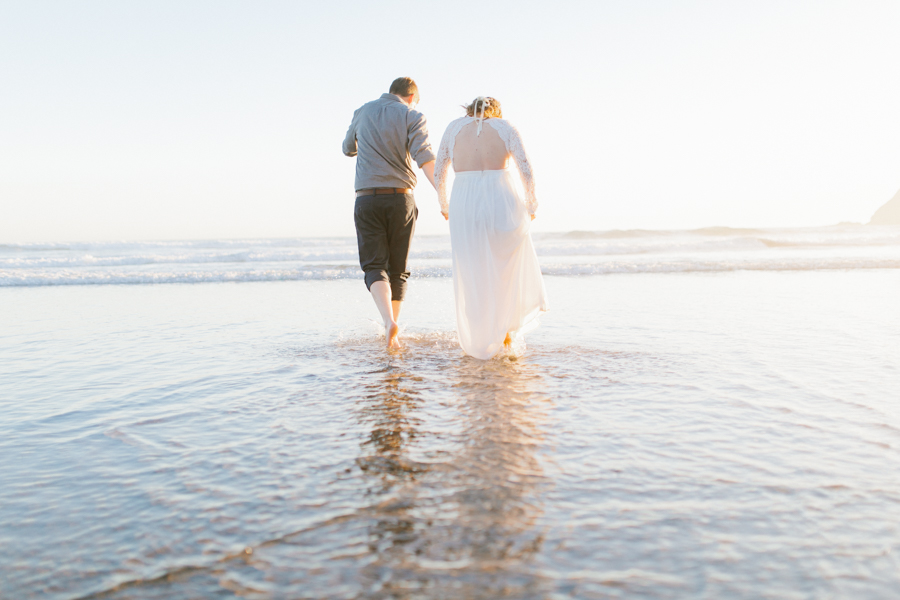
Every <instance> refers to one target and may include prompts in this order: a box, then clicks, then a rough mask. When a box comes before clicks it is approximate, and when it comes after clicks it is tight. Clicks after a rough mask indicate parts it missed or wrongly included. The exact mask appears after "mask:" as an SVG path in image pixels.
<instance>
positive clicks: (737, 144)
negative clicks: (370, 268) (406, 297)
mask: <svg viewBox="0 0 900 600" xmlns="http://www.w3.org/2000/svg"><path fill="white" fill-rule="evenodd" d="M898 32H900V2H897V1H896V0H885V1H871V0H862V1H861V0H855V1H841V2H829V1H827V0H816V1H808V2H795V1H790V0H779V1H771V2H770V1H763V0H753V1H742V2H737V1H733V2H722V1H709V2H689V1H672V2H652V1H634V0H627V1H626V0H621V1H618V2H601V1H582V2H572V1H565V0H561V1H556V2H545V1H542V2H526V1H515V2H494V1H492V2H480V3H471V2H411V1H406V2H377V1H372V0H368V1H347V2H341V1H334V0H333V1H330V2H261V1H255V2H250V1H245V2H227V1H222V0H211V1H203V2H201V1H191V0H178V1H160V0H153V1H152V2H151V1H146V2H121V1H119V0H114V1H109V2H96V1H81V2H51V1H28V2H26V1H19V2H15V1H12V0H7V1H2V2H0V81H2V88H0V243H4V242H30V241H70V240H142V239H173V238H180V239H199V238H217V237H221V238H242V237H295V236H313V235H315V236H320V235H353V233H354V230H353V218H352V210H353V202H354V194H353V172H354V163H355V160H354V159H350V158H346V157H344V156H343V155H342V154H341V150H340V144H341V140H342V139H343V136H344V133H345V132H346V129H347V126H348V125H349V122H350V118H351V116H352V114H353V111H354V110H355V109H356V108H357V107H359V106H360V105H362V104H363V103H365V102H367V101H369V100H372V99H374V98H377V97H378V96H379V95H380V94H381V93H383V92H386V91H387V88H388V86H389V84H390V82H391V80H393V79H394V78H395V77H398V76H402V75H406V76H410V77H413V78H414V79H416V81H417V82H418V84H419V88H420V90H421V92H422V102H421V103H420V105H419V109H420V110H421V111H422V112H424V113H425V115H426V117H427V118H428V122H429V129H430V131H431V136H432V142H433V144H434V145H435V146H437V144H438V143H439V142H440V138H441V135H442V133H443V130H444V128H445V127H446V125H447V124H448V123H449V122H450V121H451V120H452V119H454V118H456V117H458V116H460V115H461V114H462V113H461V109H460V108H459V105H460V104H463V103H468V102H470V101H471V100H472V98H474V97H475V96H477V95H490V96H494V97H496V98H497V99H498V100H500V102H501V103H502V105H503V109H504V113H505V114H504V116H505V117H507V118H508V119H509V120H510V121H512V122H513V123H514V124H515V125H516V126H517V127H518V128H519V130H520V132H521V133H522V135H523V138H524V142H525V145H526V148H527V150H528V152H529V154H530V156H531V159H532V162H533V166H534V168H535V172H536V176H537V182H538V199H539V201H540V202H541V207H540V209H539V211H538V219H537V221H535V229H536V230H537V231H569V230H575V229H577V230H604V229H624V228H657V229H659V228H666V229H671V228H693V227H703V226H710V225H728V226H734V227H742V226H774V227H778V226H806V225H827V224H833V223H837V222H839V221H867V220H868V219H869V217H870V216H871V214H872V213H873V212H874V211H875V210H876V209H877V208H878V207H879V206H880V205H881V204H883V203H884V202H886V201H887V200H888V199H890V198H891V197H892V196H893V195H894V193H895V192H896V191H897V190H898V188H900V109H898V106H900V75H898V73H900V35H898ZM416 199H417V202H418V205H419V210H420V219H419V225H418V231H419V233H426V234H429V233H445V232H446V231H447V229H446V224H445V223H444V221H443V219H442V218H441V217H440V214H439V213H438V207H437V198H436V195H435V193H434V191H433V190H432V189H431V187H430V185H429V184H428V183H427V182H426V181H425V178H424V176H422V177H420V181H419V187H418V189H417V191H416Z"/></svg>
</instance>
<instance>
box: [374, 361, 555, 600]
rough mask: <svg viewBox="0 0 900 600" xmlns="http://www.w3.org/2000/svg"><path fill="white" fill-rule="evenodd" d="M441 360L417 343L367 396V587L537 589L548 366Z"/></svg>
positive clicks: (403, 591) (485, 592) (394, 592)
mask: <svg viewBox="0 0 900 600" xmlns="http://www.w3.org/2000/svg"><path fill="white" fill-rule="evenodd" d="M433 358H434V357H433V356H430V357H429V356H428V355H427V354H426V355H425V356H422V353H421V352H417V351H416V349H415V348H413V349H412V350H411V351H410V352H409V353H408V354H407V355H405V356H397V357H393V358H391V359H390V361H389V362H388V364H386V365H385V366H384V367H383V368H382V369H381V371H380V372H379V373H378V376H377V379H374V378H373V381H372V382H370V383H369V384H367V385H366V390H367V393H366V395H365V397H364V398H362V399H361V400H360V402H359V403H358V415H357V418H358V419H359V420H360V422H361V423H365V424H366V425H367V427H368V428H369V435H368V436H367V438H366V439H365V440H364V441H363V442H362V443H361V445H360V449H361V454H360V457H359V458H358V460H357V464H358V465H359V467H360V469H361V470H362V472H363V473H364V474H365V476H366V479H367V493H368V494H369V495H370V496H371V497H372V500H373V503H372V504H371V505H370V508H369V510H370V511H371V512H370V518H371V521H370V525H369V526H368V539H369V548H370V551H371V552H372V553H373V556H372V559H373V560H372V562H371V563H369V564H368V565H367V566H366V567H365V568H364V569H362V571H361V572H360V575H361V577H362V579H363V581H364V582H365V585H364V587H365V588H368V589H369V590H371V591H372V592H373V593H374V592H375V591H377V592H378V594H385V595H387V596H389V597H400V598H403V597H408V596H412V595H415V594H417V593H421V592H422V591H425V590H428V589H432V588H433V587H436V588H437V589H450V588H449V587H447V586H451V587H452V588H453V589H454V590H455V592H456V593H458V594H459V595H460V597H492V598H502V597H527V596H530V595H532V594H536V593H538V590H539V588H540V587H541V586H540V585H539V583H540V582H539V581H538V578H537V576H536V575H534V574H533V573H531V572H529V569H528V561H529V558H530V557H531V556H532V555H533V554H535V553H536V552H538V551H539V550H540V548H541V545H542V542H543V536H542V532H541V530H540V528H539V527H538V525H537V522H538V520H539V517H540V515H541V502H540V498H541V495H542V494H543V492H544V489H545V487H546V483H547V481H546V478H545V476H544V474H543V470H542V467H541V463H540V459H539V457H538V454H537V450H538V448H539V447H540V443H541V441H542V439H543V427H544V422H545V421H546V418H547V408H546V407H547V404H548V399H547V397H546V394H545V393H544V392H543V388H544V381H543V375H542V373H541V368H540V366H539V365H537V364H534V363H529V362H517V361H510V360H495V361H489V362H482V361H478V360H475V359H471V358H469V357H462V356H458V355H457V354H456V353H453V354H452V355H451V356H446V357H445V358H446V361H441V362H443V364H442V365H434V364H431V363H433V362H434V361H433ZM373 375H374V373H373ZM435 417H438V418H437V419H436V418H435Z"/></svg>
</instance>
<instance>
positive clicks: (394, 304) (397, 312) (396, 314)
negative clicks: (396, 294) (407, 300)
mask: <svg viewBox="0 0 900 600" xmlns="http://www.w3.org/2000/svg"><path fill="white" fill-rule="evenodd" d="M401 304H403V300H391V308H392V309H393V311H394V320H395V321H396V322H398V323H399V322H400V305H401Z"/></svg>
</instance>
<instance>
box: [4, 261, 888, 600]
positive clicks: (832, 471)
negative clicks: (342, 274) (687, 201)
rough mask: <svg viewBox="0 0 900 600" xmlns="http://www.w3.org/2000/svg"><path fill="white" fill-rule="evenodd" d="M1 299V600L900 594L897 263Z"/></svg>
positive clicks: (181, 287)
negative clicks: (370, 287)
mask: <svg viewBox="0 0 900 600" xmlns="http://www.w3.org/2000/svg"><path fill="white" fill-rule="evenodd" d="M546 283H547V288H548V293H549V295H550V299H551V303H552V312H551V313H548V314H547V315H546V316H545V317H544V318H543V325H542V327H541V328H540V329H538V330H536V331H535V332H533V333H532V334H531V335H530V336H529V337H528V348H527V350H526V351H525V353H524V354H523V355H522V356H520V357H518V358H515V359H510V358H504V359H500V360H494V361H489V362H481V361H477V360H473V359H470V358H467V357H465V356H463V355H462V354H461V352H460V350H459V348H458V346H457V345H456V343H455V340H454V335H453V322H452V319H453V312H452V295H451V293H450V292H451V289H450V285H451V284H450V281H449V280H448V279H446V278H437V279H424V280H422V279H419V280H416V281H414V282H413V284H412V286H411V290H410V297H409V301H408V302H407V303H406V304H405V307H404V314H403V318H404V321H405V322H406V323H407V324H408V325H407V327H406V330H405V332H404V337H405V343H406V345H407V348H406V350H405V351H403V352H402V353H397V354H393V355H392V354H388V353H386V352H385V351H384V350H383V349H382V348H381V342H380V340H379V339H378V336H377V328H376V327H375V325H374V324H373V323H372V322H370V321H369V320H368V319H369V318H372V319H374V318H375V310H374V307H373V306H372V305H371V304H372V303H371V300H370V299H369V298H368V296H367V294H366V292H365V288H364V286H362V284H361V283H359V282H358V281H350V280H339V281H288V282H261V283H240V284H234V283H218V284H203V285H189V284H172V285H154V286H146V285H144V286H127V285H126V286H74V287H73V286H60V287H49V288H48V287H42V288H35V287H16V288H5V289H0V306H2V307H3V311H2V313H0V411H2V415H3V419H2V421H0V456H3V457H4V458H3V459H2V461H0V544H2V547H3V548H4V549H5V552H4V553H3V555H2V557H0V569H2V573H3V577H2V580H0V597H3V598H7V597H8V598H23V597H36V598H84V597H89V598H117V599H118V598H199V597H202V598H212V597H223V598H227V597H244V598H335V599H336V598H409V599H412V598H684V597H691V598H694V597H697V598H723V597H727V598H760V597H766V598H810V597H816V598H819V597H854V598H862V597H865V598H893V597H895V593H896V589H898V586H900V574H898V573H900V565H898V552H900V477H898V475H900V403H898V393H897V390H898V389H900V344H898V343H897V342H898V340H900V313H898V311H897V310H896V307H897V303H896V298H897V292H898V291H900V271H898V270H893V269H888V270H881V269H864V270H850V271H812V272H731V273H714V274H698V273H682V274H641V275H607V276H589V277H553V276H550V277H547V279H546Z"/></svg>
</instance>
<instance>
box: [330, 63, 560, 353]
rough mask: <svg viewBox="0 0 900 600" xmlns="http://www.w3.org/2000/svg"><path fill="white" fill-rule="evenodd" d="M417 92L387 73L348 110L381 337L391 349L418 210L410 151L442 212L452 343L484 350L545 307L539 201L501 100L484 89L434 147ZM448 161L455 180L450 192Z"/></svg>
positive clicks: (498, 346)
mask: <svg viewBox="0 0 900 600" xmlns="http://www.w3.org/2000/svg"><path fill="white" fill-rule="evenodd" d="M418 100H419V91H418V88H417V87H416V84H415V82H414V81H413V80H412V79H410V78H408V77H401V78H399V79H396V80H394V82H393V83H392V84H391V87H390V92H389V93H387V94H382V95H381V98H379V99H378V100H374V101H372V102H369V103H367V104H364V105H363V106H362V107H361V108H359V109H358V110H357V111H356V112H355V113H354V114H353V120H352V122H351V123H350V129H349V130H348V131H347V137H346V138H345V139H344V144H343V150H344V154H346V155H347V156H357V160H356V207H355V210H354V220H355V222H356V236H357V241H358V243H359V262H360V266H362V269H363V271H365V274H366V275H365V280H366V286H367V287H368V288H369V291H370V292H371V293H372V297H373V298H374V299H375V304H376V305H377V306H378V310H379V312H380V313H381V316H382V318H383V319H384V324H385V334H386V338H387V343H388V346H389V347H391V348H398V347H399V341H398V331H399V326H398V325H397V320H398V318H399V316H400V304H401V302H402V301H403V295H404V293H405V291H406V280H407V278H408V277H409V269H408V267H407V260H408V258H409V245H410V241H411V240H412V236H413V231H414V230H415V222H416V217H417V215H418V209H417V208H416V203H415V199H414V198H413V195H412V189H413V188H414V187H415V185H416V175H415V172H414V171H413V169H412V162H411V161H412V160H415V161H416V164H418V166H419V168H420V169H422V171H423V172H424V173H425V175H426V176H427V177H428V179H429V181H431V184H432V185H434V187H435V189H436V190H437V192H438V200H439V202H440V204H441V212H442V213H443V215H444V218H447V219H449V221H450V244H451V248H452V256H453V289H454V294H455V297H456V323H457V330H458V333H459V342H460V345H461V346H462V348H463V350H465V352H466V353H467V354H469V355H471V356H474V357H476V358H481V359H488V358H491V357H493V356H495V355H496V354H497V353H498V352H500V351H501V350H503V348H504V346H509V344H510V343H511V340H512V339H513V338H514V337H515V336H516V335H517V334H518V333H520V332H522V331H523V329H524V328H525V326H526V325H528V324H529V323H531V322H532V321H533V320H534V318H535V317H537V315H538V314H539V313H540V312H542V311H545V310H547V299H546V293H545V291H544V284H543V280H542V279H541V271H540V267H539V266H538V262H537V256H536V255H535V252H534V246H533V245H532V243H531V235H530V233H529V229H530V226H531V220H532V219H534V215H535V210H536V209H537V200H536V198H535V195H534V179H533V176H532V171H531V165H530V163H529V162H528V157H527V155H526V154H525V149H524V147H523V146H522V140H521V138H520V137H519V132H518V131H516V129H515V127H513V126H512V125H511V124H509V123H508V122H507V121H504V120H503V119H502V118H501V117H502V112H501V110H500V103H499V102H497V100H495V99H494V98H485V97H482V96H479V97H478V98H476V99H475V100H474V101H473V102H472V103H471V104H469V105H468V106H467V107H465V108H466V116H465V117H462V118H460V119H457V120H455V121H453V122H452V123H450V125H449V126H448V127H447V130H446V131H445V132H444V137H443V139H442V140H441V146H440V148H439V149H438V153H437V156H435V154H434V152H433V151H432V148H431V144H430V143H429V140H428V131H427V129H426V125H425V117H424V115H422V113H420V112H418V111H416V110H414V109H413V107H414V106H415V105H416V103H417V102H418ZM485 123H487V124H488V126H487V127H485V126H484V124H485ZM510 157H512V158H513V159H514V160H515V162H516V166H517V167H518V170H519V173H520V175H521V177H522V182H523V184H524V189H525V198H524V199H523V198H522V197H521V196H520V194H519V193H518V191H517V190H516V188H515V186H514V183H513V179H512V174H511V173H510V172H509V171H508V170H507V164H508V162H509V158H510ZM451 166H452V167H453V170H454V172H455V173H456V179H455V181H454V185H453V192H452V194H451V195H450V199H449V201H448V199H447V172H448V170H449V168H450V167H451Z"/></svg>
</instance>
